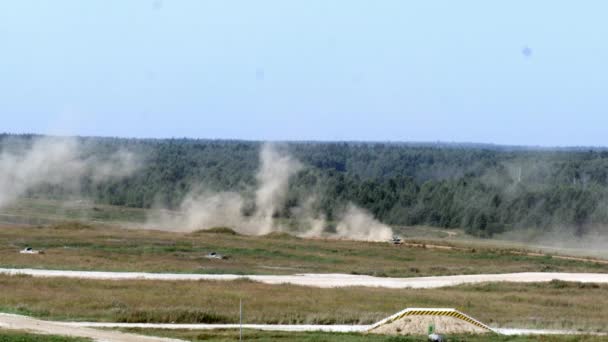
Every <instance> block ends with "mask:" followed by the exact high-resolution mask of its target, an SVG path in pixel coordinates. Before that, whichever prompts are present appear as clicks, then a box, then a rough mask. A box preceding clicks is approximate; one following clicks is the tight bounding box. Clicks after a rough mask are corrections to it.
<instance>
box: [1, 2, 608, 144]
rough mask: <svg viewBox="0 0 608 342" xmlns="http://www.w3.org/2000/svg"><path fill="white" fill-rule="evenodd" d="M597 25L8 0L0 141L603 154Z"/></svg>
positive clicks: (339, 6)
mask: <svg viewBox="0 0 608 342" xmlns="http://www.w3.org/2000/svg"><path fill="white" fill-rule="evenodd" d="M606 13H608V3H607V2H604V1H599V0H598V1H556V0H553V1H541V0H538V1H466V0H461V1H448V0H445V1H432V0H424V1H422V0H420V1H413V0H412V1H405V0H398V1H388V0H386V1H355V0H342V1H340V0H333V1H327V0H318V1H317V0H306V1H304V0H302V1H299V0H290V1H284V0H278V1H263V0H256V1H245V0H243V1H230V0H217V1H203V0H196V1H194V0H193V1H186V0H181V1H178V0H150V1H135V0H126V1H125V0H103V1H102V0H99V1H94V0H90V1H89V0H88V1H81V0H73V1H68V0H55V1H50V0H49V1H42V0H40V1H31V0H21V1H3V2H0V131H5V132H15V133H20V132H36V133H53V134H80V135H102V136H128V137H195V138H239V139H259V140H374V141H459V142H487V143H499V144H520V145H521V144H526V145H560V146H563V145H604V146H606V145H608V134H606V131H607V128H608V110H607V109H608V96H607V95H608V67H607V65H608V39H606V37H608V23H607V22H606V20H605V15H606ZM526 47H528V48H529V50H530V52H531V54H530V55H529V56H526V54H524V53H523V50H524V49H525V48H526Z"/></svg>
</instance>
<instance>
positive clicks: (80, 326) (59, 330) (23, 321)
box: [0, 313, 584, 342]
mask: <svg viewBox="0 0 608 342" xmlns="http://www.w3.org/2000/svg"><path fill="white" fill-rule="evenodd" d="M371 327H372V325H307V324H302V325H287V324H243V329H253V330H267V331H289V332H297V331H324V332H364V331H367V330H368V329H369V328H371ZM0 328H12V329H20V330H30V331H35V332H40V333H45V334H57V335H71V336H81V337H90V338H93V339H96V340H97V341H125V342H139V341H141V342H148V341H156V342H159V341H172V342H173V341H180V342H181V340H172V339H167V338H158V337H148V336H141V335H133V334H124V333H119V332H115V331H106V330H97V329H91V328H140V329H187V330H215V329H238V328H239V325H238V324H163V323H107V322H104V323H97V322H51V321H41V320H37V319H33V318H30V317H27V316H19V315H12V314H2V313H0ZM494 330H495V331H496V332H498V333H500V334H504V335H553V334H557V335H571V334H584V332H581V331H574V330H543V329H514V328H494Z"/></svg>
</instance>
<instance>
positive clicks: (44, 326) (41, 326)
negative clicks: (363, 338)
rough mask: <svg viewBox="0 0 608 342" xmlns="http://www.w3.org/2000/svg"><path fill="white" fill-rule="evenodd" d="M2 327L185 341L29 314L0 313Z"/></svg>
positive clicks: (136, 341)
mask: <svg viewBox="0 0 608 342" xmlns="http://www.w3.org/2000/svg"><path fill="white" fill-rule="evenodd" d="M0 328H3V329H14V330H24V331H28V332H32V333H37V334H49V335H62V336H77V337H87V338H91V339H93V340H94V341H99V342H110V341H112V342H183V340H176V339H170V338H161V337H152V336H143V335H135V334H127V333H121V332H118V331H109V330H98V329H93V328H86V327H82V326H71V325H67V324H63V323H61V322H51V321H43V320H39V319H35V318H31V317H27V316H21V315H13V314H5V313H0Z"/></svg>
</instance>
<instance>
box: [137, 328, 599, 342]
mask: <svg viewBox="0 0 608 342" xmlns="http://www.w3.org/2000/svg"><path fill="white" fill-rule="evenodd" d="M125 331H128V332H133V333H137V334H150V335H155V336H163V337H173V338H179V339H184V340H188V341H193V342H198V341H210V342H228V341H238V339H239V332H238V331H237V330H219V331H218V330H214V331H192V330H148V329H145V330H144V329H125ZM243 337H244V339H245V340H246V341H285V342H287V341H296V342H363V341H365V342H368V341H369V342H427V341H428V339H427V337H426V336H386V335H373V334H370V335H363V334H352V333H322V332H276V331H253V330H244V331H243ZM447 341H448V342H485V341H496V342H579V341H580V342H599V341H605V338H603V337H600V336H587V335H576V336H502V335H489V336H488V335H484V336H482V335H479V336H475V335H457V336H448V340H447Z"/></svg>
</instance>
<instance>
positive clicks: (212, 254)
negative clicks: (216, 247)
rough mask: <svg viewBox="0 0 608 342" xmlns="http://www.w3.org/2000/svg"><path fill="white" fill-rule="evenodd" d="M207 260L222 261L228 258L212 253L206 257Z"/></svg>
mask: <svg viewBox="0 0 608 342" xmlns="http://www.w3.org/2000/svg"><path fill="white" fill-rule="evenodd" d="M205 258H207V259H220V260H222V259H226V257H225V256H223V255H221V254H218V253H216V252H211V253H209V254H207V255H206V256H205Z"/></svg>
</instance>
